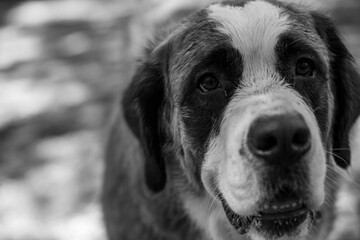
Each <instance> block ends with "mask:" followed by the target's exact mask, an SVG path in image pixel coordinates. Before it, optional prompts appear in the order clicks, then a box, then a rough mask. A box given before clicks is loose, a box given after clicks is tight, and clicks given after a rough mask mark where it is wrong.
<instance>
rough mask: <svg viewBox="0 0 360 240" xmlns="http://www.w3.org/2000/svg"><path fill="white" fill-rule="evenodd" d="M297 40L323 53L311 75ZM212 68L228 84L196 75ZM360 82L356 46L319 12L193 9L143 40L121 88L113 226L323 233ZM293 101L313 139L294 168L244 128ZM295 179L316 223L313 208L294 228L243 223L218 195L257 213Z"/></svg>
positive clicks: (156, 232) (344, 160) (167, 232)
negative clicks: (301, 70) (211, 83)
mask: <svg viewBox="0 0 360 240" xmlns="http://www.w3.org/2000/svg"><path fill="white" fill-rule="evenodd" d="M269 7H270V8H271V9H272V10H271V11H270V10H268V9H269ZM251 11H253V12H251ZM262 16H264V17H263V18H262ZM239 19H242V20H241V21H239V22H238V20H239ZM256 19H257V20H256ZM264 19H265V20H266V21H263V20H264ZM244 21H248V22H247V23H246V24H245V25H244ZM256 21H258V22H256ZM261 21H262V22H261ZM236 24H239V25H238V26H237V25H236ZM269 24H272V26H269ZM262 27H263V28H262ZM240 31H241V32H240ZM271 34H273V35H271ZM255 38H256V39H255ZM247 41H248V42H247ZM302 52H304V54H307V56H311V58H313V59H314V62H315V63H316V64H317V68H316V79H314V78H311V79H310V77H309V78H297V77H296V76H294V75H293V73H292V70H291V64H292V63H291V62H292V58H295V56H298V55H299V54H300V55H301V54H302ZM314 71H315V70H314ZM209 72H211V74H213V75H214V74H215V75H216V76H217V78H218V79H220V82H221V88H218V89H215V90H214V91H212V92H210V93H206V92H205V93H204V92H201V91H202V90H201V88H200V87H199V81H201V79H203V78H204V76H205V77H206V76H208V75H206V74H209ZM199 79H200V80H199ZM260 80H261V81H260ZM314 80H316V81H314ZM359 91H360V77H359V75H358V73H357V71H356V69H355V66H354V62H353V58H352V56H351V54H350V52H349V51H348V50H347V48H346V47H345V45H344V44H343V42H342V40H341V37H340V36H339V33H338V31H337V30H336V27H335V26H334V24H333V23H332V22H331V20H329V19H328V18H327V17H325V16H324V15H322V14H320V13H318V12H315V11H309V10H307V9H305V8H303V7H301V6H298V5H288V4H284V3H280V2H277V1H270V0H269V1H265V0H254V1H240V0H239V1H230V2H224V3H222V4H217V5H216V4H215V5H212V6H210V7H209V8H206V9H204V10H201V11H199V12H196V13H194V14H193V15H191V16H190V17H188V18H187V19H186V20H184V21H183V22H181V23H179V25H178V26H177V27H175V29H174V30H173V31H171V32H169V34H168V35H166V36H164V37H163V38H161V39H159V40H157V41H155V43H154V44H152V46H151V47H149V48H148V49H147V51H146V54H145V56H144V57H143V58H142V61H141V62H140V63H139V66H138V68H137V70H136V72H135V74H134V77H133V79H132V81H131V83H130V85H129V86H128V87H127V89H126V90H125V91H123V90H122V91H121V92H120V103H119V104H118V105H116V109H115V110H114V112H115V114H114V115H115V117H114V119H113V122H112V124H111V129H110V132H109V138H108V142H107V147H106V154H105V159H106V161H105V172H104V183H103V196H102V205H103V212H104V220H105V225H106V230H107V233H108V238H109V239H110V240H120V239H121V240H131V239H134V240H135V239H144V240H145V239H148V240H155V239H156V240H161V239H163V240H177V239H179V240H180V239H181V240H186V239H189V240H190V239H191V240H193V239H198V240H200V239H203V240H205V239H209V240H210V239H211V240H225V239H265V238H266V236H268V237H269V239H327V237H328V236H329V235H330V234H331V232H330V229H332V227H333V222H334V221H333V220H334V218H336V214H335V211H334V201H333V200H334V198H335V194H336V193H335V191H336V190H335V189H336V187H337V186H335V185H334V183H333V182H332V181H338V179H337V177H338V176H337V170H336V169H337V168H339V167H340V168H344V169H346V168H347V167H348V166H349V165H350V163H351V161H350V154H351V153H350V144H349V134H350V131H351V130H352V126H353V125H354V123H355V121H356V119H357V118H358V116H359V114H360V97H359ZM294 111H296V112H298V113H299V114H301V115H302V116H303V118H304V119H305V120H304V121H305V122H306V124H307V125H308V126H309V128H310V131H311V136H312V148H311V151H310V152H309V153H308V154H307V155H306V156H304V159H303V161H302V162H301V163H299V164H298V165H296V166H298V169H297V170H296V171H295V170H293V169H291V171H290V172H291V173H289V174H287V173H285V172H284V171H283V169H280V168H275V167H273V166H269V165H267V163H264V162H263V161H262V160H261V159H258V158H257V157H254V156H252V154H251V153H250V152H249V149H248V147H247V146H246V144H247V143H246V141H247V140H246V136H247V135H246V134H247V132H248V131H249V128H250V127H249V126H250V125H251V124H252V123H253V122H254V121H256V119H257V118H258V117H261V116H264V114H265V115H266V114H267V115H272V114H274V112H277V113H280V114H287V113H289V112H294ZM240 145H241V146H244V147H241V148H240V150H239V149H238V148H239V147H240ZM238 152H240V156H238V155H237V154H239V153H238ZM233 153H236V154H235V155H233ZM227 158H228V159H227ZM317 158H319V159H317ZM325 175H326V176H325ZM245 176H247V177H245ZM300 178H301V179H300ZM242 181H244V183H245V184H243V185H244V186H246V187H242V186H240V185H241V184H240V183H242ZM287 181H291V184H290V185H289V184H288V183H287ZM250 183H251V184H250ZM235 185H239V186H237V187H235V188H234V186H235ZM314 185H315V186H314ZM289 187H290V188H293V189H295V190H294V191H296V192H297V194H300V195H304V196H306V203H307V204H308V205H309V206H312V207H313V208H314V210H317V211H318V212H319V211H322V215H323V217H322V218H321V219H320V218H316V216H315V218H316V220H315V221H313V225H314V226H313V227H312V228H311V229H310V230H309V231H308V230H307V227H306V226H308V225H310V224H311V220H310V217H308V218H307V220H306V224H307V225H306V226H305V225H301V226H302V227H301V229H300V227H299V229H300V230H301V231H300V230H299V231H298V232H296V233H292V235H289V236H287V235H286V234H285V235H282V234H279V235H278V236H277V235H276V234H275V235H271V236H270V235H266V233H264V234H263V233H261V232H257V231H256V228H255V227H249V228H250V229H247V231H248V232H247V233H246V234H245V235H240V234H238V233H237V232H236V231H235V230H234V228H233V226H232V225H231V224H230V223H229V222H228V221H227V220H226V218H225V213H224V209H223V207H222V203H221V200H224V201H226V202H227V203H226V204H228V206H230V208H231V209H232V210H233V211H235V212H236V213H237V214H240V215H241V214H242V215H244V216H245V215H246V216H250V215H251V214H254V213H255V212H256V211H258V209H259V206H260V205H261V204H262V203H261V202H263V201H267V200H269V199H270V198H271V196H277V195H278V193H279V192H283V191H286V190H287V189H288V188H289ZM234 189H235V190H234ZM235 192H236V194H240V193H241V194H240V197H238V196H235V195H236V194H235ZM322 192H323V193H322ZM322 194H324V195H325V196H322ZM246 195H248V196H246ZM221 196H222V197H221ZM241 196H242V197H241ZM240 198H241V199H248V200H246V201H247V202H246V201H245V200H239V199H240ZM323 198H325V201H326V204H324V199H323ZM304 199H305V198H304ZM304 201H305V200H304ZM240 202H241V204H239V203H240ZM226 204H225V205H226ZM318 205H319V206H318ZM319 215H320V214H317V216H319ZM313 218H314V216H313ZM344 234H346V233H344ZM349 234H353V233H349ZM332 235H334V234H332ZM358 238H360V236H358ZM354 239H355V238H354Z"/></svg>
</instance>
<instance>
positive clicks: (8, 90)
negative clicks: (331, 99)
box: [0, 0, 360, 240]
mask: <svg viewBox="0 0 360 240" xmlns="http://www.w3.org/2000/svg"><path fill="white" fill-rule="evenodd" d="M207 2H209V1H208V0H203V1H197V2H196V1H190V0H187V1H179V0H172V1H170V0H168V1H164V0H163V1H161V0H148V1H145V0H117V1H116V0H42V1H20V0H17V1H14V0H8V1H7V0H5V1H1V3H0V16H2V18H0V116H1V118H0V153H1V154H0V240H31V239H34V240H42V239H53V240H65V239H72V240H77V239H80V240H81V239H84V240H85V239H86V240H99V239H104V238H105V233H104V230H103V228H102V223H101V212H100V208H99V192H100V188H101V174H102V169H103V166H102V151H101V148H102V145H103V137H104V129H105V126H106V124H107V122H108V120H109V118H110V116H111V114H110V107H111V105H112V102H113V101H114V98H115V97H116V95H117V91H118V89H119V88H121V86H122V85H124V84H126V83H127V82H128V81H129V79H130V77H131V75H132V72H133V70H134V65H135V59H136V57H137V56H138V55H139V54H140V48H139V47H138V46H139V45H142V44H143V43H144V39H146V37H147V36H148V35H149V34H150V32H151V29H152V26H154V25H156V24H158V23H160V22H161V21H164V20H165V19H166V18H168V17H169V16H171V15H174V14H176V12H177V11H181V10H184V9H185V10H189V9H196V8H198V7H199V6H201V5H204V4H206V3H207ZM323 2H325V1H323ZM329 2H330V1H329ZM329 2H327V3H328V4H329ZM331 2H332V5H331V6H327V7H326V6H325V5H323V6H324V8H326V9H335V10H336V11H334V16H335V18H336V19H337V21H338V23H339V24H340V25H341V26H342V30H343V32H344V34H345V36H346V39H347V41H348V42H349V45H350V46H351V48H352V50H353V52H354V54H355V56H357V57H358V58H359V57H360V43H359V42H360V41H359V38H360V37H359V36H360V35H359V34H360V30H359V24H358V23H359V22H360V19H359V16H360V15H359V14H358V13H359V12H360V4H359V3H358V1H356V0H346V1H341V4H337V2H336V1H331ZM350 16H351V17H350Z"/></svg>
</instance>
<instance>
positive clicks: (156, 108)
mask: <svg viewBox="0 0 360 240" xmlns="http://www.w3.org/2000/svg"><path fill="white" fill-rule="evenodd" d="M162 57H163V56H162ZM162 57H161V56H159V54H158V53H149V54H148V56H147V59H146V60H145V62H143V63H141V65H140V66H139V67H138V68H137V70H136V74H135V76H134V77H133V79H132V82H131V84H130V86H129V87H128V89H127V90H126V92H125V95H124V98H123V101H122V104H123V109H124V111H125V119H126V121H127V123H128V125H129V126H130V128H131V130H132V132H133V133H134V134H135V136H136V137H137V138H138V139H139V141H140V144H141V146H142V148H143V151H144V155H145V169H144V172H145V181H146V183H147V186H148V187H149V188H150V189H151V190H152V191H153V192H159V191H161V190H162V189H163V188H164V187H165V183H166V173H165V165H164V159H163V156H162V153H161V146H162V144H163V140H164V138H163V136H164V134H163V133H162V128H161V121H160V118H161V113H162V109H163V102H164V74H163V70H164V67H163V64H162V62H164V58H162Z"/></svg>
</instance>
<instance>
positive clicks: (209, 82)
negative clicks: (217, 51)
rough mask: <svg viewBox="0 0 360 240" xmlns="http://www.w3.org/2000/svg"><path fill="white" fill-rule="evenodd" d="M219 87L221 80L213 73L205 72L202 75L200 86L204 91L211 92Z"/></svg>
mask: <svg viewBox="0 0 360 240" xmlns="http://www.w3.org/2000/svg"><path fill="white" fill-rule="evenodd" d="M218 87H219V81H218V80H217V78H216V77H215V76H214V75H213V74H204V75H203V76H201V77H200V81H199V88H200V90H201V91H202V92H205V93H206V92H210V91H213V90H215V89H217V88H218Z"/></svg>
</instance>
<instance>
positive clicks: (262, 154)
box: [220, 112, 313, 237]
mask: <svg viewBox="0 0 360 240" xmlns="http://www.w3.org/2000/svg"><path fill="white" fill-rule="evenodd" d="M247 146H248V149H249V151H250V153H251V154H252V155H253V156H255V158H254V159H255V160H256V161H260V162H261V163H262V165H263V166H264V167H265V169H267V168H269V169H270V168H271V169H277V170H278V171H279V172H288V173H289V175H291V172H292V171H293V169H294V168H297V167H298V166H299V165H301V161H302V160H305V159H306V157H305V155H306V154H307V153H308V152H309V150H310V149H311V133H310V129H309V127H308V126H307V124H306V122H305V120H304V118H303V117H302V116H301V114H299V113H297V112H290V113H282V114H277V115H261V116H259V117H257V118H256V119H255V120H254V121H253V122H252V124H251V125H250V127H249V132H248V137H247ZM275 172H276V171H275ZM284 175H285V176H286V174H284ZM285 176H284V177H283V176H274V177H273V179H277V180H279V181H281V182H282V184H283V182H284V181H286V177H285ZM277 180H273V181H274V185H277V184H278V183H277V182H276V181H277ZM290 181H292V180H290ZM293 184H294V182H289V183H288V184H287V187H285V188H284V187H282V188H279V189H280V190H279V191H278V192H272V194H273V196H272V197H270V198H268V199H263V200H262V201H261V202H259V203H258V209H257V212H256V213H254V215H252V216H246V217H242V216H239V215H237V214H236V213H235V212H233V211H232V210H231V208H230V207H229V205H228V204H227V202H226V200H225V198H223V197H222V196H221V197H220V199H221V202H222V205H223V208H224V210H225V213H226V216H227V218H228V220H229V221H230V223H231V224H232V225H233V226H234V227H235V228H236V229H237V230H238V232H239V233H242V234H244V233H246V232H247V231H248V230H249V228H250V227H251V226H253V227H254V229H256V231H258V232H262V233H264V234H268V236H270V237H281V236H282V235H284V234H288V233H291V232H293V231H295V230H296V229H297V228H298V227H299V226H300V225H301V224H302V223H303V222H304V221H305V220H306V219H307V218H308V217H311V218H312V215H313V212H312V211H311V210H310V209H309V208H308V207H307V206H306V203H305V202H306V201H305V199H304V198H303V196H301V194H302V193H300V192H298V191H297V190H294V189H293V188H292V186H293ZM268 191H272V190H268Z"/></svg>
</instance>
